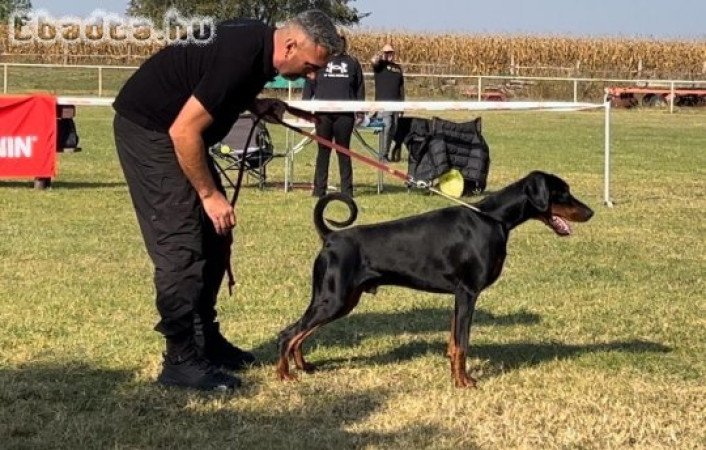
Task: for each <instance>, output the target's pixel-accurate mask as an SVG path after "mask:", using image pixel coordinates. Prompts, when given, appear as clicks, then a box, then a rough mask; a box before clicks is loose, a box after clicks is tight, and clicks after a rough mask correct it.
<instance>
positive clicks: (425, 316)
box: [253, 304, 541, 362]
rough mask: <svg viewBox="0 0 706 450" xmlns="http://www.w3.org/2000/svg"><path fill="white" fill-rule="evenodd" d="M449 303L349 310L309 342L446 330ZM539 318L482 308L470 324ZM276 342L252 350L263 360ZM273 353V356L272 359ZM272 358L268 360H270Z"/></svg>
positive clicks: (273, 352)
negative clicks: (389, 309) (393, 309)
mask: <svg viewBox="0 0 706 450" xmlns="http://www.w3.org/2000/svg"><path fill="white" fill-rule="evenodd" d="M452 307H453V304H451V305H450V306H449V309H444V308H428V309H415V310H411V311H400V312H394V313H360V314H357V313H355V312H354V313H352V314H351V315H350V316H346V317H344V318H342V319H339V320H336V321H334V322H332V323H330V324H328V325H326V326H324V327H322V328H321V329H320V330H319V331H317V332H316V333H315V334H314V335H313V336H312V337H311V341H314V340H316V343H317V345H324V346H325V345H327V343H331V344H335V345H339V344H340V343H341V342H344V343H345V344H344V345H347V346H348V345H350V346H355V345H358V344H360V342H361V341H362V340H364V339H367V338H369V337H371V336H385V335H393V336H397V335H400V334H403V333H412V334H423V333H437V332H439V331H450V329H451V314H452V312H453V311H452V309H451V308H452ZM540 321H541V318H540V316H539V315H537V314H534V313H531V312H527V311H518V312H516V313H511V314H505V315H496V314H493V313H491V312H488V311H485V310H483V309H477V310H476V311H475V313H474V315H473V326H484V325H494V326H514V325H534V324H537V323H539V322H540ZM276 346H277V343H276V342H275V341H270V342H267V343H264V344H263V345H261V346H259V347H257V348H255V349H253V352H254V353H255V354H256V355H257V356H258V359H260V360H263V359H264V358H266V355H267V357H269V356H270V355H277V349H276ZM276 358H277V356H274V359H276ZM274 359H272V361H270V362H274Z"/></svg>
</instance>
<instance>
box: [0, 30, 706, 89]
mask: <svg viewBox="0 0 706 450" xmlns="http://www.w3.org/2000/svg"><path fill="white" fill-rule="evenodd" d="M73 31H75V32H77V30H73ZM70 32H71V30H70ZM347 35H348V41H349V45H350V50H349V51H350V53H351V54H352V55H353V56H356V57H357V58H358V59H359V60H360V61H361V63H362V64H363V67H364V69H366V70H370V65H369V61H370V59H371V58H372V57H373V56H374V55H375V53H376V52H378V51H379V50H380V49H381V48H382V46H383V45H384V44H386V43H390V44H392V45H393V47H394V48H395V49H396V51H397V60H398V62H400V63H401V64H402V65H403V67H404V69H405V72H406V73H407V74H426V75H484V76H487V75H515V76H520V75H522V76H538V77H539V76H544V77H547V76H550V77H581V78H603V79H605V78H620V79H682V80H704V79H706V40H701V41H698V40H693V41H675V40H664V41H659V40H651V39H637V38H634V39H630V38H624V39H619V38H570V37H560V36H544V37H542V36H512V35H462V34H411V33H408V32H399V33H393V32H385V33H382V32H370V31H360V30H351V31H349V32H347ZM160 47H161V46H160V45H159V44H155V43H151V44H143V45H138V44H115V43H101V44H94V43H86V42H77V43H71V44H67V45H61V44H53V45H46V44H38V43H32V44H23V45H14V46H11V45H10V43H9V36H8V32H7V27H5V26H0V62H22V63H59V64H66V65H72V64H101V65H120V66H126V65H128V66H137V65H139V64H140V63H141V62H142V61H144V60H145V59H146V58H147V57H149V56H150V55H151V54H153V53H154V52H156V51H157V50H158V49H159V48H160ZM464 83H465V84H464ZM603 87H604V86H603V85H602V84H600V83H595V84H592V83H584V84H583V85H582V87H581V89H580V92H579V97H580V98H582V99H594V100H595V99H596V98H600V96H601V92H602V90H603ZM508 88H510V89H508ZM515 88H517V86H509V84H508V83H507V82H505V83H503V84H498V85H492V84H485V85H484V86H483V89H501V90H504V91H506V92H507V91H510V92H509V96H510V97H513V96H519V97H523V96H524V97H538V98H545V99H549V98H554V99H560V98H561V99H566V98H567V97H568V96H570V95H572V93H571V92H569V91H570V89H571V88H570V86H568V85H566V84H564V85H561V86H560V85H558V84H556V83H552V82H536V83H531V86H526V85H523V86H519V90H518V89H515ZM407 91H408V94H409V95H410V96H414V97H437V96H444V97H453V98H463V97H473V95H474V91H477V88H476V85H475V84H474V82H473V81H467V80H466V81H464V80H463V79H454V78H453V77H441V78H433V77H428V78H414V79H410V80H409V81H408V82H407Z"/></svg>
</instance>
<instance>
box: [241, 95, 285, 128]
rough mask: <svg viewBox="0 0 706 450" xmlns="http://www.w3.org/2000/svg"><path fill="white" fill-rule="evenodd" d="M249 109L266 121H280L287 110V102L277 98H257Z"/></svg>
mask: <svg viewBox="0 0 706 450" xmlns="http://www.w3.org/2000/svg"><path fill="white" fill-rule="evenodd" d="M248 109H249V110H250V112H252V113H253V114H255V115H256V116H258V117H260V118H262V120H264V121H265V122H269V123H279V122H281V121H282V118H283V117H284V113H285V112H287V104H286V103H285V102H283V101H282V100H279V99H276V98H256V99H255V100H254V101H253V102H252V104H251V105H250V107H249V108H248Z"/></svg>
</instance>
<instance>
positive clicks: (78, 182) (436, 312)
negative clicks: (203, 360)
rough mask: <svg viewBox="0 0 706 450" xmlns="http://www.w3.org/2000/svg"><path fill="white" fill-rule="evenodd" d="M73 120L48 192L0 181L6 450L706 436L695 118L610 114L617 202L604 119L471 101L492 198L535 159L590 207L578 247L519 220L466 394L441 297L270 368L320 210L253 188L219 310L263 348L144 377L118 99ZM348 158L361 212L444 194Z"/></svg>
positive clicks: (299, 197)
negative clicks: (300, 371)
mask: <svg viewBox="0 0 706 450" xmlns="http://www.w3.org/2000/svg"><path fill="white" fill-rule="evenodd" d="M78 113H79V115H78V118H77V126H78V129H79V134H80V136H81V146H82V147H83V152H82V153H77V154H66V155H61V156H60V157H59V159H60V171H59V176H58V178H57V180H56V181H55V182H54V187H53V189H51V190H48V191H36V190H33V189H31V188H30V186H31V183H29V182H18V181H0V234H1V235H2V239H0V302H1V303H0V304H1V305H2V307H1V308H0V439H1V440H0V447H2V448H6V449H14V448H42V449H44V448H68V449H74V448H242V449H251V448H263V449H270V448H302V449H314V448H322V449H323V448H405V449H409V448H423V447H428V448H449V449H456V448H484V449H485V448H493V449H507V448H541V449H544V448H596V449H605V448H641V449H654V448H680V449H697V448H704V447H706V425H705V423H704V417H706V381H705V377H706V357H705V356H704V355H705V354H706V352H705V350H704V349H705V348H706V301H705V298H704V297H705V296H704V292H706V282H705V279H704V275H705V273H706V272H705V270H704V267H706V256H705V255H706V244H705V243H706V226H705V225H704V221H703V216H701V215H700V214H703V211H704V210H705V209H706V151H705V150H704V149H706V113H705V112H703V111H687V110H683V111H680V112H679V113H678V114H674V115H669V114H666V113H665V112H662V111H650V110H635V111H627V112H626V111H620V112H616V113H615V114H614V116H613V148H614V156H613V160H612V162H613V176H612V181H613V200H614V202H615V208H613V209H608V208H605V207H604V206H603V205H602V171H603V150H602V140H603V131H602V120H603V117H602V115H601V113H573V114H564V113H498V112H496V113H484V114H483V118H484V133H485V135H486V138H487V140H488V142H489V144H490V146H491V152H492V165H491V174H490V179H489V183H490V186H489V189H490V190H496V189H498V188H500V187H502V186H504V185H505V184H507V183H509V182H511V181H513V180H515V179H517V178H519V177H521V176H523V175H525V174H526V173H527V172H529V171H530V170H533V169H542V170H546V171H550V172H554V173H557V174H559V175H561V176H562V177H563V178H565V179H566V180H567V181H569V182H570V184H571V186H572V190H573V192H574V193H575V194H576V195H577V196H578V197H580V198H582V199H583V200H585V201H586V202H587V203H588V204H590V205H591V206H593V207H594V208H595V210H596V215H595V217H594V218H593V220H592V221H590V222H589V223H586V224H579V225H577V226H575V227H574V229H575V233H574V236H573V237H571V238H570V239H560V238H558V237H556V236H555V235H554V234H553V233H552V232H551V231H550V230H548V229H547V228H546V227H544V226H543V225H541V224H539V223H536V222H532V223H528V224H526V225H524V226H522V227H520V228H518V229H517V230H515V232H514V233H513V235H512V236H511V239H510V244H509V257H508V260H507V263H506V265H505V269H504V272H503V275H502V276H501V278H500V280H499V281H498V282H497V283H496V284H495V285H494V286H493V287H491V288H490V289H488V290H486V291H485V292H484V293H483V294H482V295H481V297H480V299H479V302H478V310H477V313H476V316H475V318H474V322H473V327H472V331H471V350H470V358H469V367H471V369H472V373H473V375H474V376H476V377H477V378H478V379H479V389H475V390H458V389H455V388H453V386H452V382H451V378H450V370H449V363H448V360H447V359H446V357H445V350H446V339H447V336H448V332H449V317H450V312H451V309H452V305H453V300H452V298H450V297H449V296H447V295H433V294H427V293H420V292H415V291H410V290H404V289H398V288H392V287H385V288H381V289H380V290H379V291H378V293H377V295H375V296H371V295H365V296H364V297H363V300H362V301H361V304H360V306H359V307H358V308H357V309H356V310H355V311H354V312H353V313H352V314H351V316H350V317H348V318H346V319H344V320H340V321H337V322H334V323H333V324H331V325H330V326H327V327H324V328H323V329H322V330H321V331H320V332H319V333H318V334H315V335H314V336H313V337H312V339H310V340H309V341H308V342H307V345H306V346H305V350H306V351H307V355H308V356H309V359H310V361H311V362H313V363H316V364H318V365H319V366H320V369H321V370H320V371H319V372H317V373H315V374H312V375H306V374H304V375H301V376H300V381H299V382H298V383H281V382H279V381H277V380H276V379H275V376H274V367H273V363H274V361H275V358H276V350H275V340H276V335H277V333H278V332H279V331H280V330H281V329H282V328H283V327H285V326H286V325H288V324H289V323H291V322H292V321H294V320H295V319H297V318H298V317H299V315H300V314H301V313H302V312H303V310H304V308H305V307H306V305H307V304H308V300H309V295H310V294H309V291H310V266H311V263H312V261H313V258H314V256H315V254H316V252H317V250H318V248H319V245H320V244H319V242H318V238H317V236H316V233H315V231H314V229H313V226H312V224H311V210H312V206H313V204H314V201H313V200H312V198H311V197H310V196H309V193H308V192H307V191H303V190H297V191H294V192H290V193H286V194H285V193H284V192H283V191H282V190H281V188H279V187H276V186H273V187H269V188H267V189H265V190H264V191H260V190H257V189H256V188H254V187H247V188H245V189H244V191H243V192H242V193H241V202H240V204H239V206H238V218H239V225H238V228H237V238H236V240H237V243H236V245H237V247H236V251H235V254H236V257H235V270H236V276H237V278H238V284H237V292H236V293H235V295H234V296H233V297H228V296H227V293H226V292H225V289H224V292H223V293H222V296H221V298H220V303H219V305H220V317H221V320H222V324H223V325H222V326H223V329H224V332H225V334H226V336H227V337H229V338H230V339H232V340H233V341H235V342H236V343H238V344H239V345H242V346H244V347H245V348H248V349H253V351H254V352H255V354H256V355H257V357H258V359H259V362H258V364H256V365H255V366H254V367H252V368H251V369H249V370H247V371H245V372H244V373H242V378H243V379H244V382H245V387H244V388H242V389H240V390H239V391H237V392H236V393H235V394H232V395H222V394H219V395H203V394H198V393H192V392H185V391H182V390H168V389H163V388H160V387H158V386H156V385H155V384H154V383H153V380H154V379H155V377H156V375H157V374H158V373H159V370H160V362H161V358H160V352H161V351H162V348H163V340H162V339H161V338H160V336H159V335H158V334H157V333H156V332H154V331H152V327H153V325H154V323H155V321H156V311H155V308H154V299H153V288H152V281H151V276H152V274H151V265H150V263H149V260H148V258H147V255H146V253H145V251H144V248H143V244H142V241H141V237H140V235H139V232H138V228H137V224H136V221H135V218H134V213H133V210H132V208H131V206H130V203H129V198H128V194H127V189H126V186H125V183H124V180H123V177H122V174H121V172H120V169H119V166H118V163H117V159H116V156H115V152H114V145H113V140H112V128H111V120H112V112H111V110H109V109H107V108H106V109H100V108H95V109H90V108H80V109H79V111H78ZM448 117H449V118H452V119H456V120H460V119H462V118H464V117H468V114H465V115H462V114H453V115H449V116H448ZM272 131H273V133H274V135H275V142H276V143H277V146H278V148H279V149H280V150H281V149H282V148H283V145H284V144H283V143H284V134H283V132H281V130H276V129H273V130H272ZM313 160H314V151H313V147H309V148H308V149H306V150H304V151H303V152H302V153H300V154H299V155H297V160H296V171H295V175H296V179H297V181H308V180H310V178H311V174H312V172H313ZM282 167H283V161H282V159H275V160H274V161H273V162H272V163H271V164H270V166H269V168H270V180H272V181H282V179H283V175H282V174H283V170H282ZM400 167H401V168H403V166H400ZM354 168H355V180H356V185H357V198H356V201H357V202H358V204H359V206H360V209H361V212H360V215H359V222H360V223H374V222H378V221H383V220H388V219H393V218H397V217H401V216H406V215H411V214H415V213H419V212H423V211H428V210H430V209H434V208H439V207H444V206H447V205H448V202H447V201H446V200H444V199H442V198H438V197H433V196H429V195H426V194H424V193H419V192H413V193H408V192H407V191H406V190H405V189H404V188H403V186H402V185H401V184H400V183H399V182H397V181H395V180H391V179H386V192H385V193H383V194H382V195H377V194H375V192H374V191H375V188H374V180H375V177H376V175H375V173H374V172H373V171H372V170H371V169H369V168H367V167H364V166H361V165H359V164H356V165H355V166H354ZM336 178H337V170H336V164H335V161H332V179H333V180H334V181H335V180H336Z"/></svg>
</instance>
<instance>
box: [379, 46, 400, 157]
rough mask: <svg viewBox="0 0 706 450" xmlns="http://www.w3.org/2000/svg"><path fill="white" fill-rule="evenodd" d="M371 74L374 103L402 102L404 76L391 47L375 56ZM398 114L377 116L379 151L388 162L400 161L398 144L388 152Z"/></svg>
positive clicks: (382, 113)
mask: <svg viewBox="0 0 706 450" xmlns="http://www.w3.org/2000/svg"><path fill="white" fill-rule="evenodd" d="M372 63H373V72H374V74H375V101H397V102H403V101H404V74H403V72H402V66H400V65H399V64H397V63H396V62H395V49H394V48H392V45H390V44H385V46H384V47H383V48H382V51H381V52H380V53H378V54H376V55H375V56H374V57H373V59H372ZM400 114H401V113H399V112H387V111H385V112H381V113H379V114H378V116H379V117H380V118H381V119H382V122H383V125H384V128H383V131H382V132H383V148H382V149H380V150H381V151H382V152H383V155H384V156H385V157H386V158H387V159H388V160H390V161H399V160H400V159H401V156H400V151H401V147H400V144H399V143H397V144H395V148H394V149H393V151H392V152H390V145H391V144H392V138H393V137H394V135H395V132H396V130H397V120H398V119H399V117H400Z"/></svg>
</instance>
